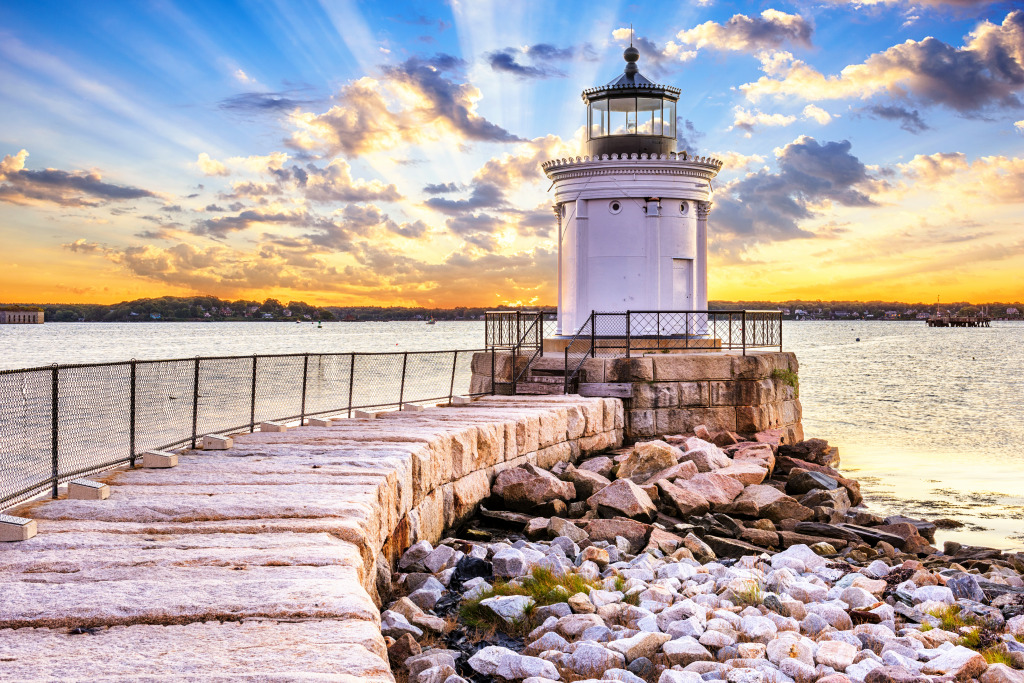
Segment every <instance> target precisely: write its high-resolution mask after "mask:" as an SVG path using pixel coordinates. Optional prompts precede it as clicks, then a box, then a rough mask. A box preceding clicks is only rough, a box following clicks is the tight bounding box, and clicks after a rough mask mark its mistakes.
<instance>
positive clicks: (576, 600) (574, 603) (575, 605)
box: [569, 593, 597, 614]
mask: <svg viewBox="0 0 1024 683" xmlns="http://www.w3.org/2000/svg"><path fill="white" fill-rule="evenodd" d="M569 607H571V608H572V611H573V612H575V613H576V614H593V613H594V612H596V611H597V608H595V607H594V603H592V602H591V601H590V598H588V597H587V594H586V593H576V594H575V595H572V596H570V597H569Z"/></svg>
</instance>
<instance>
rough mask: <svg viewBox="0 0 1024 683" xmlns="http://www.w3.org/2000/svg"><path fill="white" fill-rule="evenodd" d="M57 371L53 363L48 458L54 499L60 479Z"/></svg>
mask: <svg viewBox="0 0 1024 683" xmlns="http://www.w3.org/2000/svg"><path fill="white" fill-rule="evenodd" d="M58 371H59V370H58V366H57V364H56V363H54V364H53V369H52V370H51V375H52V376H51V378H50V422H51V426H52V427H53V435H52V437H51V442H50V457H51V459H52V463H51V464H52V465H53V497H54V498H56V497H57V483H58V480H59V478H60V462H59V460H58V457H57V453H58V447H59V444H60V437H59V435H58V432H57V428H58V419H57V410H58V402H59V397H60V393H59V391H58V382H59V380H58V378H57V373H58Z"/></svg>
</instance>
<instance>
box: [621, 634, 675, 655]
mask: <svg viewBox="0 0 1024 683" xmlns="http://www.w3.org/2000/svg"><path fill="white" fill-rule="evenodd" d="M671 639H672V637H671V636H669V635H667V634H665V633H638V634H636V635H635V636H633V637H631V638H621V639H619V640H613V641H612V642H610V643H608V649H610V650H614V651H615V652H618V653H620V654H621V655H623V656H624V657H625V658H626V661H627V662H632V661H633V660H634V659H637V658H639V657H646V658H648V659H650V658H651V657H653V656H654V655H655V653H657V652H658V649H659V648H660V647H661V646H662V645H663V644H665V643H666V642H668V641H669V640H671Z"/></svg>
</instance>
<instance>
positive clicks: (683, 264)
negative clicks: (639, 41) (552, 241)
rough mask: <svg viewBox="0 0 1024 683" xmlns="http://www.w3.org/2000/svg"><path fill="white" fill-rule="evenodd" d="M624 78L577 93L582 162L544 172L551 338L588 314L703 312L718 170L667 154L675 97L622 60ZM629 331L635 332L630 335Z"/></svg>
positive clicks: (557, 163)
mask: <svg viewBox="0 0 1024 683" xmlns="http://www.w3.org/2000/svg"><path fill="white" fill-rule="evenodd" d="M623 56H624V58H625V60H626V68H625V71H624V73H623V74H622V75H621V76H619V77H618V78H616V79H615V80H614V81H612V82H611V83H609V84H607V85H604V86H600V87H597V88H590V89H588V90H584V91H583V101H584V102H585V103H586V105H587V149H586V156H582V157H575V158H570V159H555V160H552V161H548V162H546V163H544V164H543V169H544V172H545V173H546V174H547V177H548V178H549V179H551V180H552V181H553V184H554V190H555V206H554V208H555V213H556V215H557V217H558V335H560V336H562V337H565V336H572V335H573V334H574V333H575V332H576V331H577V330H578V329H579V328H580V326H581V325H582V324H583V323H584V322H586V320H587V319H588V317H589V316H590V315H591V313H592V312H595V311H596V312H624V311H651V312H654V311H696V310H707V304H708V286H707V282H708V274H707V272H708V271H707V236H708V223H707V220H708V214H709V213H710V211H711V195H712V189H711V179H712V178H714V177H715V176H716V175H717V174H718V171H719V169H721V167H722V162H720V161H718V160H715V159H710V158H704V157H690V156H689V155H688V154H687V152H686V151H677V149H676V103H677V102H678V100H679V96H680V90H679V88H675V87H672V86H670V85H657V84H655V83H653V82H651V81H650V80H648V79H647V78H645V77H644V76H643V75H642V74H640V72H639V69H638V68H637V64H636V62H637V60H638V59H639V57H640V52H639V50H637V49H636V48H635V47H632V46H630V47H629V48H627V49H626V51H625V52H624V53H623ZM635 332H638V330H634V333H635Z"/></svg>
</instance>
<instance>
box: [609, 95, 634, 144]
mask: <svg viewBox="0 0 1024 683" xmlns="http://www.w3.org/2000/svg"><path fill="white" fill-rule="evenodd" d="M608 109H609V116H610V121H609V125H608V134H609V135H628V134H631V133H636V98H635V97H628V98H626V97H619V98H616V99H611V100H608Z"/></svg>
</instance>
